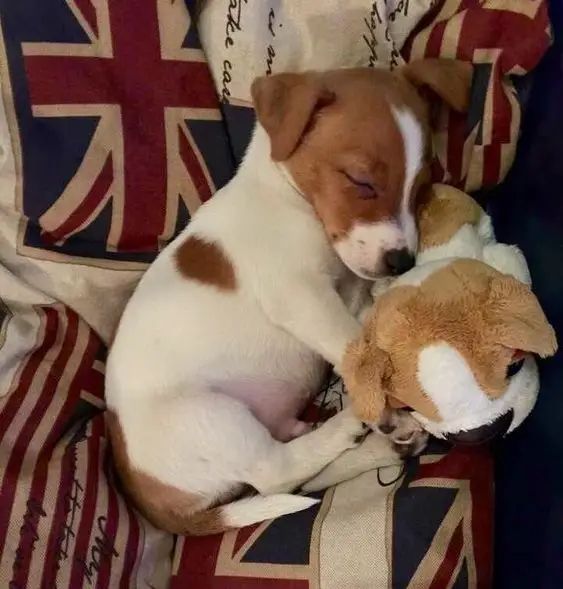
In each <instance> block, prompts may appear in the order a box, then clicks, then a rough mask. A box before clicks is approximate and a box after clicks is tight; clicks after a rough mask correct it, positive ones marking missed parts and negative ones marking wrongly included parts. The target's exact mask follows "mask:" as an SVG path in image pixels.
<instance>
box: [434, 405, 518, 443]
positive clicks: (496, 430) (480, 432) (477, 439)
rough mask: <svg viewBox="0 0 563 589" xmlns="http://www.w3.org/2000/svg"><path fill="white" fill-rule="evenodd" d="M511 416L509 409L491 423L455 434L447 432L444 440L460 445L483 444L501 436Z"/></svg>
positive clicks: (511, 411) (511, 412)
mask: <svg viewBox="0 0 563 589" xmlns="http://www.w3.org/2000/svg"><path fill="white" fill-rule="evenodd" d="M513 418H514V411H513V410H512V409H511V410H510V411H509V412H508V413H505V414H504V415H501V416H500V417H497V418H496V419H495V420H494V421H493V422H492V423H487V424H485V425H482V426H481V427H476V428H475V429H470V430H467V431H463V432H458V433H457V434H447V435H446V440H448V442H452V443H453V444H459V445H460V446H476V445H477V444H484V443H485V442H490V441H491V440H493V439H494V438H498V437H499V436H503V435H504V434H505V433H506V432H507V431H508V428H509V427H510V424H511V423H512V419H513Z"/></svg>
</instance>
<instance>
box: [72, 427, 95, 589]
mask: <svg viewBox="0 0 563 589" xmlns="http://www.w3.org/2000/svg"><path fill="white" fill-rule="evenodd" d="M96 419H97V418H94V419H93V420H92V422H91V425H92V426H93V424H94V422H95V421H96ZM93 429H94V428H93V427H92V430H93ZM83 443H85V444H86V448H87V466H86V483H85V485H84V487H85V488H84V495H83V501H82V512H81V514H80V520H79V523H78V531H77V533H76V543H75V546H74V554H73V558H72V565H70V563H69V566H72V570H71V574H70V580H69V584H68V586H69V587H82V584H83V582H84V577H85V573H86V571H89V568H88V567H89V561H90V554H89V552H90V551H89V550H88V548H89V543H90V535H91V533H92V527H93V525H94V517H95V515H96V503H97V498H98V485H99V478H100V436H99V434H98V435H97V434H96V433H95V432H94V431H92V432H91V434H90V435H89V436H88V437H87V439H86V441H85V442H83Z"/></svg>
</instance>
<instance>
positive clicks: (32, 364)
mask: <svg viewBox="0 0 563 589" xmlns="http://www.w3.org/2000/svg"><path fill="white" fill-rule="evenodd" d="M36 311H37V314H38V316H39V320H40V327H39V332H40V333H41V330H43V334H42V336H43V337H42V341H41V343H39V341H38V342H37V343H36V346H35V349H34V351H33V352H31V353H30V355H29V356H28V358H27V360H26V364H25V366H24V368H23V370H22V372H21V374H20V376H19V382H18V385H17V387H16V389H15V390H14V391H13V392H12V393H11V394H10V396H9V397H8V398H7V399H5V400H4V401H5V403H4V407H3V408H2V410H1V412H0V441H1V440H2V439H3V437H4V435H5V434H6V430H7V429H8V427H9V425H10V424H11V423H12V420H13V418H14V416H15V414H16V413H17V411H18V410H19V408H20V407H21V405H22V403H23V401H24V399H25V397H26V394H27V391H28V389H29V386H30V384H31V381H32V380H33V377H34V376H35V373H36V372H37V369H38V368H39V366H40V364H41V362H42V361H43V359H44V357H45V354H46V353H47V352H48V351H49V350H50V349H51V347H52V345H53V343H54V342H55V337H56V335H57V331H58V327H59V317H58V313H57V311H55V309H53V308H49V307H45V308H41V307H36Z"/></svg>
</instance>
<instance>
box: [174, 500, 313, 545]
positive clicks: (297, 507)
mask: <svg viewBox="0 0 563 589" xmlns="http://www.w3.org/2000/svg"><path fill="white" fill-rule="evenodd" d="M317 503H319V499H313V498H312V497H302V496H301V495H290V494H279V495H265V496H262V495H256V496H254V497H248V498H245V499H239V500H238V501H233V502H232V503H227V504H226V505H220V506H219V507H214V508H213V509H208V510H207V511H200V512H197V513H192V514H190V515H189V516H188V518H187V521H185V522H184V524H185V525H184V529H183V530H182V532H183V533H184V534H190V535H192V536H207V535H209V534H219V533H221V532H225V531H226V530H230V529H232V528H243V527H245V526H250V525H252V524H256V523H259V522H262V521H265V520H267V519H273V518H275V517H280V516H282V515H287V514H289V513H295V512H297V511H303V510H304V509H308V508H309V507H312V506H313V505H315V504H317Z"/></svg>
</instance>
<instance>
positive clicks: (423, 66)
mask: <svg viewBox="0 0 563 589" xmlns="http://www.w3.org/2000/svg"><path fill="white" fill-rule="evenodd" d="M401 73H402V74H403V76H405V78H407V80H409V82H411V84H413V85H414V86H416V87H417V88H418V89H419V90H422V91H423V92H424V91H425V90H426V91H427V90H431V91H432V92H433V93H434V94H437V95H438V96H439V97H440V98H441V99H442V100H443V101H444V102H445V103H446V104H447V105H448V106H450V107H451V108H453V109H454V110H455V111H458V112H466V111H467V109H468V108H469V97H470V92H471V80H472V78H473V66H472V65H471V64H470V63H468V62H465V61H457V60H454V59H420V60H416V61H413V62H411V63H409V64H407V65H406V66H404V67H403V68H402V69H401Z"/></svg>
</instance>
